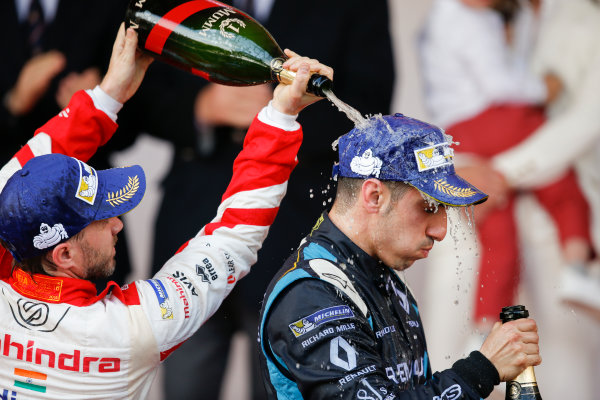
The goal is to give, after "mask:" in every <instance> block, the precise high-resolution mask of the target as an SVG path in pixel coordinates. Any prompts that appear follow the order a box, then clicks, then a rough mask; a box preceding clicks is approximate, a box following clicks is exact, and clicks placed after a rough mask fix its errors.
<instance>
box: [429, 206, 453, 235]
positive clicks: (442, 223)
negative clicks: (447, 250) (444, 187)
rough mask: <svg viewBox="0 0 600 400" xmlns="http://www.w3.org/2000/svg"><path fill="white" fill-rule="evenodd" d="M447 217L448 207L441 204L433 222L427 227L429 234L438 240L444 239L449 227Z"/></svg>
mask: <svg viewBox="0 0 600 400" xmlns="http://www.w3.org/2000/svg"><path fill="white" fill-rule="evenodd" d="M447 217H448V216H447V214H446V207H445V206H441V205H440V207H439V208H438V211H437V212H436V213H434V214H433V217H432V218H433V219H432V221H431V224H429V227H428V228H427V236H429V237H431V238H432V239H434V240H437V241H438V242H439V241H441V240H442V239H444V237H446V231H447V228H448V218H447Z"/></svg>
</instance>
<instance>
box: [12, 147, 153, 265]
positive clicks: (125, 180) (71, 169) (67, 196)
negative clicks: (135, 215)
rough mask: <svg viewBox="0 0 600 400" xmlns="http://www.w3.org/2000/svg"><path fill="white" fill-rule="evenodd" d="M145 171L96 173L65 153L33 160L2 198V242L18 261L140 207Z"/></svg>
mask: <svg viewBox="0 0 600 400" xmlns="http://www.w3.org/2000/svg"><path fill="white" fill-rule="evenodd" d="M145 191H146V177H145V175H144V171H143V170H142V167H140V166H139V165H134V166H131V167H125V168H111V169H106V170H101V171H96V170H95V169H94V168H92V167H90V166H89V165H87V164H85V163H84V162H82V161H79V160H77V159H75V158H71V157H68V156H65V155H62V154H47V155H43V156H39V157H35V158H32V159H31V160H30V161H29V162H27V164H25V166H24V167H23V169H21V170H19V171H17V172H15V173H14V174H13V175H12V176H11V177H10V179H9V180H8V182H7V183H6V186H5V187H4V189H3V190H2V193H0V238H2V239H3V240H4V241H5V242H6V243H7V244H8V250H9V251H10V252H11V254H12V255H13V257H14V258H15V259H16V260H17V261H22V260H23V259H27V258H31V257H35V256H39V255H42V254H44V253H45V252H47V251H48V250H49V249H51V248H53V247H54V246H56V245H57V244H59V243H61V242H64V241H65V240H67V239H69V238H70V237H73V236H74V235H76V234H77V233H79V232H81V231H82V230H83V229H84V228H85V227H86V226H88V225H89V224H90V223H92V222H94V221H98V220H102V219H107V218H111V217H116V216H119V215H122V214H125V213H126V212H128V211H130V210H132V209H133V208H134V207H135V206H137V205H138V204H139V203H140V201H141V200H142V197H143V196H144V192H145Z"/></svg>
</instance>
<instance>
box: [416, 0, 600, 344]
mask: <svg viewBox="0 0 600 400" xmlns="http://www.w3.org/2000/svg"><path fill="white" fill-rule="evenodd" d="M520 7H527V4H525V3H523V4H519V2H518V0H438V1H437V2H435V3H434V6H433V10H432V13H431V16H430V20H429V21H428V24H427V26H426V28H425V31H424V35H423V41H422V55H423V65H424V67H425V68H424V70H425V81H426V89H427V95H426V102H427V104H428V106H429V109H430V111H431V114H432V116H433V118H434V119H435V120H436V121H438V122H439V123H440V124H442V125H443V126H444V127H445V129H446V133H448V134H449V135H451V136H452V137H453V139H454V140H455V141H457V142H458V143H460V144H461V145H460V146H459V147H458V152H460V153H462V154H463V155H464V156H463V161H464V160H465V159H466V158H467V156H470V157H471V158H474V163H473V164H472V166H469V165H468V161H467V162H466V164H467V165H464V166H463V168H462V173H463V174H465V175H466V176H468V177H469V178H470V179H473V180H474V181H475V182H477V184H478V185H480V186H482V187H486V188H490V184H493V185H495V186H496V187H499V188H500V189H499V190H498V189H497V188H495V189H492V188H493V187H492V188H490V189H491V190H490V191H491V192H496V194H497V195H496V196H493V197H495V199H494V200H493V201H491V202H490V205H487V206H484V207H482V210H479V209H478V210H477V211H476V213H475V216H476V221H477V233H478V239H479V241H480V242H481V247H480V261H479V269H478V274H477V284H476V290H475V293H474V294H475V303H474V304H475V309H474V317H473V318H474V323H475V325H476V327H477V328H478V330H480V331H481V332H483V333H487V332H488V331H489V328H490V327H491V326H492V324H493V321H495V320H496V319H497V315H498V310H500V309H501V308H502V307H504V306H506V305H509V304H513V303H514V301H515V297H516V293H517V289H518V285H519V275H520V261H519V260H520V255H519V244H518V235H517V227H516V220H515V216H514V205H515V196H516V192H514V191H506V190H505V188H504V186H505V184H504V181H503V178H502V177H501V176H499V175H498V174H496V173H494V172H493V171H491V170H490V168H489V167H487V168H485V167H484V166H482V165H481V164H482V161H486V160H488V159H489V158H490V157H492V156H494V155H496V154H499V153H501V152H502V151H505V150H508V149H510V148H512V147H514V146H515V145H517V144H519V143H521V142H522V141H524V140H525V139H526V138H528V137H529V136H530V135H531V134H532V133H533V132H534V131H535V130H536V129H537V128H539V127H540V126H541V125H542V124H543V123H544V122H545V119H546V117H545V110H544V108H543V107H542V106H544V105H548V104H551V103H552V102H553V101H554V100H555V99H556V98H557V97H558V95H559V93H560V90H561V83H560V80H559V79H558V78H557V77H556V76H555V75H554V74H552V73H551V71H547V72H546V74H545V76H544V77H543V78H539V77H538V75H535V74H533V72H532V71H531V70H530V68H529V54H528V52H529V50H530V49H531V42H532V38H533V36H534V34H535V32H532V31H533V29H532V27H531V26H524V24H526V23H529V25H531V23H532V22H533V19H532V18H529V19H526V18H527V17H528V16H529V17H531V14H533V12H536V10H537V8H538V7H537V6H534V7H531V9H527V8H525V10H524V12H523V14H522V15H518V12H519V8H520ZM527 12H529V14H530V15H527ZM518 17H521V20H518ZM453 24H456V26H457V28H455V29H452V25H453ZM527 29H528V30H529V31H530V32H527V31H526V30H527ZM449 31H450V33H449ZM439 60H443V62H439ZM541 156H542V157H545V156H546V155H545V154H544V155H541ZM532 191H533V193H534V194H535V195H536V197H537V199H538V201H539V202H540V204H541V205H542V206H543V207H544V208H545V209H546V210H547V211H548V212H549V213H550V215H551V216H552V217H553V219H554V221H555V223H556V226H557V228H558V231H559V234H560V238H561V243H562V245H563V258H564V260H565V263H566V264H567V268H568V269H570V270H575V269H580V268H583V267H585V266H586V264H587V263H588V262H589V261H590V258H591V256H592V253H593V251H592V245H591V237H590V226H589V220H590V218H589V206H588V204H587V200H586V199H585V197H584V195H583V193H582V192H581V190H580V188H579V184H578V182H577V176H576V173H575V171H574V170H573V169H569V170H567V171H565V172H564V174H563V175H561V176H557V177H556V178H555V179H554V180H552V181H549V182H547V183H546V185H539V186H538V187H536V188H534V189H532ZM593 292H594V291H592V293H591V294H590V295H593V294H594V293H593ZM597 296H598V303H599V304H600V286H599V287H598V291H597ZM599 310H600V308H599Z"/></svg>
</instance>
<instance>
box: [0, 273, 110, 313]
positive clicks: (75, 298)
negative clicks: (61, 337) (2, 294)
mask: <svg viewBox="0 0 600 400" xmlns="http://www.w3.org/2000/svg"><path fill="white" fill-rule="evenodd" d="M7 281H8V283H9V284H10V285H11V286H12V287H13V289H14V290H15V291H17V292H18V293H19V294H21V295H23V296H25V297H28V298H30V299H36V300H42V301H44V302H48V303H68V304H72V305H76V306H84V305H89V304H91V303H94V302H96V301H98V300H100V299H102V298H103V297H105V296H106V295H107V294H108V293H109V292H110V291H111V290H113V289H114V287H115V286H116V287H117V288H118V287H119V286H118V285H117V283H115V282H113V281H111V282H109V283H108V284H107V286H106V289H104V290H103V291H102V293H101V294H100V295H98V296H96V286H95V285H94V284H93V283H92V282H90V281H88V280H85V279H75V278H64V277H56V276H50V275H44V274H33V276H31V275H29V274H28V273H27V272H25V271H23V270H22V269H20V268H16V269H15V271H14V272H13V274H12V275H11V276H10V277H9V278H8V279H7Z"/></svg>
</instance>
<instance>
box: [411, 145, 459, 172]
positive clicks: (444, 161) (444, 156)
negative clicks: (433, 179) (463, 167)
mask: <svg viewBox="0 0 600 400" xmlns="http://www.w3.org/2000/svg"><path fill="white" fill-rule="evenodd" d="M414 153H415V159H416V160H417V165H418V166H419V172H423V171H427V170H430V169H434V168H439V167H443V166H446V165H452V164H453V162H452V158H453V157H454V150H453V149H452V148H451V147H450V146H449V145H448V143H440V144H436V145H433V146H429V147H424V148H422V149H417V150H415V151H414Z"/></svg>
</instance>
